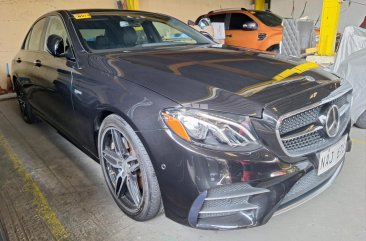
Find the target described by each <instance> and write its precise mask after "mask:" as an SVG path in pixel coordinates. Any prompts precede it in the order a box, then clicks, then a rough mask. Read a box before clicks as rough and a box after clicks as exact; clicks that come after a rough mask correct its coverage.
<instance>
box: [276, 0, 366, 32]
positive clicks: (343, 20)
mask: <svg viewBox="0 0 366 241" xmlns="http://www.w3.org/2000/svg"><path fill="white" fill-rule="evenodd" d="M294 2H295V11H294V17H295V18H298V17H299V16H300V15H301V13H302V11H303V9H304V6H305V2H307V6H306V9H305V13H304V15H303V16H308V17H309V18H310V19H314V20H317V19H318V18H319V16H320V14H321V12H322V6H323V1H322V0H295V1H294ZM358 2H360V3H364V4H366V1H364V0H361V1H358ZM292 3H293V0H272V4H271V10H272V12H274V13H277V14H278V15H280V16H282V17H291V12H292V6H293V4H292ZM365 15H366V6H365V5H361V4H357V3H355V2H353V3H351V5H349V2H344V3H343V4H342V9H341V15H340V19H339V28H338V31H339V32H343V29H344V27H346V26H349V25H356V26H359V25H360V24H361V22H362V20H363V19H364V17H365ZM317 26H320V21H319V22H318V24H317Z"/></svg>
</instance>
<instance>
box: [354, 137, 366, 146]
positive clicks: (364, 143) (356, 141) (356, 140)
mask: <svg viewBox="0 0 366 241" xmlns="http://www.w3.org/2000/svg"><path fill="white" fill-rule="evenodd" d="M352 142H353V143H356V144H363V145H366V141H363V140H360V139H357V138H352Z"/></svg>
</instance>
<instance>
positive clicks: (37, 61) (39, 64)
mask: <svg viewBox="0 0 366 241" xmlns="http://www.w3.org/2000/svg"><path fill="white" fill-rule="evenodd" d="M33 64H34V65H35V66H37V67H41V66H42V61H41V60H39V59H37V60H35V61H34V62H33Z"/></svg>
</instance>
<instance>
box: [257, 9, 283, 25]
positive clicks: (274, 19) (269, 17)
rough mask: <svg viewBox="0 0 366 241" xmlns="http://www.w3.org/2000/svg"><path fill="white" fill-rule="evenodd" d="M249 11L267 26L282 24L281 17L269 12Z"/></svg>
mask: <svg viewBox="0 0 366 241" xmlns="http://www.w3.org/2000/svg"><path fill="white" fill-rule="evenodd" d="M251 13H252V14H253V15H254V16H256V17H257V18H258V19H259V20H260V21H261V22H262V23H264V24H265V25H267V26H270V27H275V26H280V25H281V24H282V18H281V17H279V16H277V15H276V14H273V13H271V12H265V11H253V12H251Z"/></svg>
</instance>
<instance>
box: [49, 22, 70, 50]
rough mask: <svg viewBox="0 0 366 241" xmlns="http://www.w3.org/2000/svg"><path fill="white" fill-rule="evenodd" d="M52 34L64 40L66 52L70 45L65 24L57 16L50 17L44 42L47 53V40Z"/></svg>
mask: <svg viewBox="0 0 366 241" xmlns="http://www.w3.org/2000/svg"><path fill="white" fill-rule="evenodd" d="M52 34H55V35H58V36H60V37H62V39H63V40H64V46H65V50H66V48H67V43H68V41H67V33H66V29H65V26H64V23H63V22H62V20H61V18H59V17H57V16H51V17H50V21H49V23H48V27H47V31H46V36H45V41H44V50H45V51H47V39H48V37H49V36H50V35H52Z"/></svg>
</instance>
